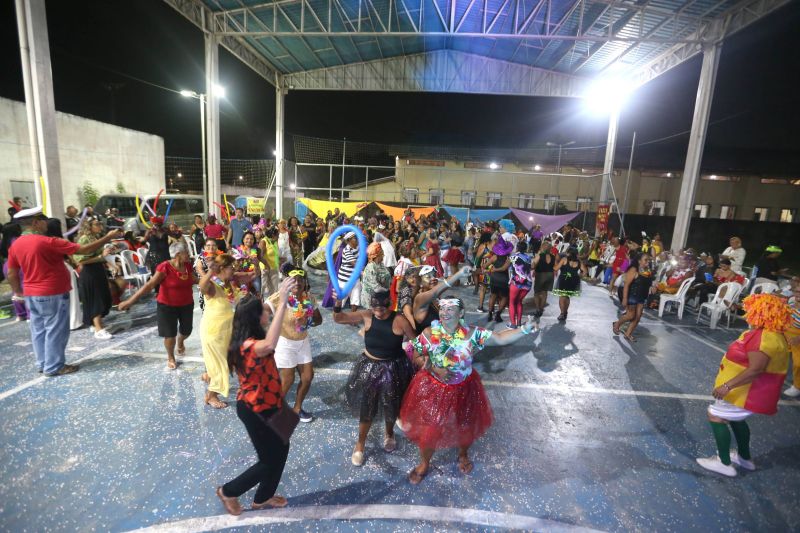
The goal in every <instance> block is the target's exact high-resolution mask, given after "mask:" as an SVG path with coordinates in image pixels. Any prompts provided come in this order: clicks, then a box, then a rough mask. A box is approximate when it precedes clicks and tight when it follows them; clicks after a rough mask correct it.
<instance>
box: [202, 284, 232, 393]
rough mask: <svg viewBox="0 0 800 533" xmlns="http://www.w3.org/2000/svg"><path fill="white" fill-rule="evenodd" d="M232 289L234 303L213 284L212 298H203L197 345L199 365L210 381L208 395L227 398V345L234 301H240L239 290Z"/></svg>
mask: <svg viewBox="0 0 800 533" xmlns="http://www.w3.org/2000/svg"><path fill="white" fill-rule="evenodd" d="M231 288H232V290H233V296H234V303H233V304H232V303H231V302H230V300H228V297H227V295H226V294H225V292H224V291H223V290H222V289H221V288H220V287H219V286H217V285H214V296H213V298H212V297H209V296H206V297H205V304H206V305H205V310H204V311H203V319H202V320H201V322H200V344H201V346H202V347H203V362H204V363H205V365H206V373H208V377H209V378H210V379H211V381H210V382H209V384H208V390H209V392H216V393H217V394H221V395H222V396H228V391H229V389H230V380H229V379H228V377H229V374H230V372H228V345H229V344H230V343H231V333H232V331H233V309H234V305H235V302H238V301H239V299H240V298H241V296H242V295H241V291H240V290H239V289H237V288H236V287H233V286H232V287H231Z"/></svg>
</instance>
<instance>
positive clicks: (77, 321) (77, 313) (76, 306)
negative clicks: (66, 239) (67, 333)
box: [64, 263, 83, 330]
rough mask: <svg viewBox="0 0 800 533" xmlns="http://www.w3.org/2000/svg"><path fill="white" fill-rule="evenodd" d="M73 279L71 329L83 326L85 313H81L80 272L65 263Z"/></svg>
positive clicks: (70, 308) (70, 300)
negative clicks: (79, 294)
mask: <svg viewBox="0 0 800 533" xmlns="http://www.w3.org/2000/svg"><path fill="white" fill-rule="evenodd" d="M64 265H65V266H66V267H67V271H68V272H69V278H70V280H72V289H71V290H70V291H69V329H71V330H75V329H79V328H81V327H82V326H83V315H82V314H81V300H80V297H79V296H78V273H77V272H75V270H74V269H73V268H72V267H71V266H69V265H68V264H66V263H64Z"/></svg>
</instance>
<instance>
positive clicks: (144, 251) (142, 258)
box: [135, 247, 147, 266]
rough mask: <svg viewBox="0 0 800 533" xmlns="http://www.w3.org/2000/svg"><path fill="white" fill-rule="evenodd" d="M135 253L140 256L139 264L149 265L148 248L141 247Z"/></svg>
mask: <svg viewBox="0 0 800 533" xmlns="http://www.w3.org/2000/svg"><path fill="white" fill-rule="evenodd" d="M135 253H136V255H138V256H139V264H140V265H142V266H147V248H146V247H142V248H139V249H137V250H136V252H135Z"/></svg>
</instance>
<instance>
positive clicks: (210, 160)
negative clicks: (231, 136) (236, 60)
mask: <svg viewBox="0 0 800 533" xmlns="http://www.w3.org/2000/svg"><path fill="white" fill-rule="evenodd" d="M205 58H206V111H207V112H206V150H207V151H208V153H207V157H206V165H207V168H208V171H207V174H208V202H209V205H208V211H209V213H217V214H218V215H219V216H221V215H222V213H221V212H220V211H219V208H218V207H216V206H215V205H214V202H221V200H220V198H221V197H222V193H221V191H222V184H221V175H220V156H219V99H220V97H221V96H222V95H220V94H218V93H219V90H218V87H219V40H218V38H217V37H216V36H214V35H211V34H206V35H205Z"/></svg>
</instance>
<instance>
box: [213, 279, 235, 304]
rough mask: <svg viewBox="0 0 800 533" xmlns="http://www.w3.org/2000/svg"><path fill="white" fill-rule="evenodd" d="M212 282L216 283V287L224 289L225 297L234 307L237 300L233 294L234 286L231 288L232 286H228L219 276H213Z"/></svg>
mask: <svg viewBox="0 0 800 533" xmlns="http://www.w3.org/2000/svg"><path fill="white" fill-rule="evenodd" d="M211 281H213V282H214V285H216V286H217V287H219V288H220V289H222V290H223V292H225V296H226V297H227V298H228V301H229V302H230V303H231V305H233V303H234V301H235V299H236V296H235V295H234V293H233V286H231V285H230V284H229V285H226V284H225V282H224V281H222V280H221V279H219V278H218V277H217V276H211Z"/></svg>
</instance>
